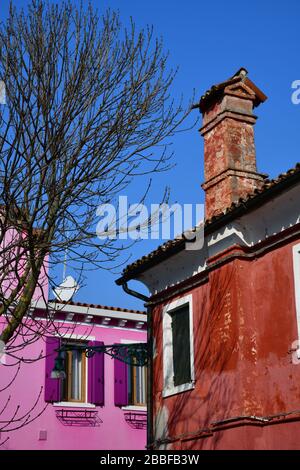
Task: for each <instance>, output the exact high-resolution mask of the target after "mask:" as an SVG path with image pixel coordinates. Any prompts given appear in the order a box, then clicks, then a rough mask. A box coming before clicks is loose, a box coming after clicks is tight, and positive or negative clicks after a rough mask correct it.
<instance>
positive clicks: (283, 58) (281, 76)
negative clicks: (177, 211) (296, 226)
mask: <svg viewBox="0 0 300 470" xmlns="http://www.w3.org/2000/svg"><path fill="white" fill-rule="evenodd" d="M92 3H95V5H97V7H98V8H99V9H100V11H101V9H102V8H103V9H105V8H106V7H110V8H112V9H118V10H119V12H120V17H121V20H122V22H123V23H124V24H126V23H127V22H128V19H129V17H130V16H132V17H133V19H134V21H135V22H136V24H137V26H139V27H143V26H145V25H146V24H153V26H154V28H155V32H156V35H157V36H162V37H163V40H164V44H165V48H166V49H168V50H169V51H170V62H169V63H170V65H171V66H174V67H176V66H179V72H178V75H177V79H176V82H175V83H174V86H173V89H172V94H173V96H174V97H175V98H176V97H178V96H179V95H181V94H183V95H184V97H185V98H186V99H188V98H189V97H190V96H191V95H192V92H193V89H195V91H196V97H197V98H199V97H200V96H201V94H202V93H203V92H204V91H205V90H206V89H207V88H209V87H210V86H211V85H212V84H214V83H218V82H220V81H222V80H224V79H226V78H228V77H229V76H231V75H233V74H234V73H235V72H236V71H237V70H238V69H239V68H240V67H241V66H243V67H246V68H247V69H248V71H249V77H250V78H251V80H253V81H254V82H255V83H256V84H257V85H258V86H259V87H260V88H261V89H262V91H263V92H264V93H265V94H266V95H267V96H268V100H267V102H266V103H265V104H264V105H262V106H261V107H259V108H258V109H257V110H256V114H257V115H258V117H259V119H258V122H257V124H256V134H255V136H256V150H257V163H258V169H259V171H261V172H264V173H268V174H269V175H270V177H274V176H276V175H277V174H279V173H281V172H284V171H286V170H287V169H288V168H291V167H293V166H294V165H295V163H296V162H298V161H299V160H300V157H299V151H298V148H299V135H300V133H299V130H300V105H298V106H296V105H293V104H292V102H291V94H292V90H291V84H292V82H293V81H294V80H297V79H298V80H299V79H300V58H299V57H300V54H299V49H300V41H299V17H300V2H299V1H298V0H288V1H285V2H280V1H274V0H273V1H271V0H252V1H251V2H241V1H237V0H228V1H226V2H225V1H224V0H214V2H208V1H202V0H186V1H185V2H183V1H178V0H177V1H174V0H160V1H159V0H151V1H145V0H144V1H142V0H103V1H99V0H98V1H96V0H94V2H92ZM8 4H9V1H8V0H1V11H0V18H4V17H5V14H6V12H7V8H8ZM15 4H16V5H18V6H19V5H20V6H21V5H22V6H26V4H27V2H26V1H24V0H16V1H15ZM195 113H197V111H195ZM199 126H200V124H199ZM199 126H198V127H199ZM173 150H174V159H173V162H174V164H176V166H175V167H174V168H173V169H172V170H170V171H169V172H168V173H164V174H162V175H158V176H154V180H153V184H154V185H155V186H154V187H153V191H152V196H151V197H152V200H151V202H160V201H159V197H157V195H160V194H162V193H163V189H164V187H165V185H166V184H168V185H169V186H170V188H171V202H175V201H177V202H181V203H202V202H203V201H204V194H203V191H202V189H201V187H200V184H201V183H202V182H203V144H202V140H201V137H200V135H199V133H198V131H197V127H196V128H194V129H192V130H190V131H187V132H185V133H182V134H179V135H177V136H176V137H175V138H174V139H173ZM144 184H145V182H144V181H143V180H142V179H141V180H138V179H137V180H135V182H134V189H133V188H129V190H128V195H130V194H133V193H135V192H136V191H137V192H138V191H139V190H140V191H141V192H142V191H143V187H144ZM156 198H157V199H156ZM132 202H137V201H135V200H134V201H132ZM158 244H159V242H157V241H152V242H148V241H144V242H143V241H142V242H139V243H138V244H136V245H135V246H134V247H132V248H131V250H130V251H129V252H128V255H130V254H131V255H132V257H131V260H132V261H133V260H134V259H135V258H138V257H140V256H141V255H143V254H146V253H147V252H148V251H150V250H152V249H153V248H155V247H156V246H157V245H158ZM116 277H117V275H116V274H114V273H111V272H107V271H99V272H92V273H89V274H88V275H87V279H86V281H85V282H86V286H85V287H84V288H82V289H81V290H80V291H79V293H78V294H77V297H76V298H77V300H81V301H85V302H94V303H99V304H105V305H115V306H122V307H128V308H141V307H142V304H141V302H139V301H138V300H135V299H133V298H132V297H129V296H128V295H126V294H125V293H123V292H122V289H121V288H120V287H117V286H115V284H114V280H115V279H116Z"/></svg>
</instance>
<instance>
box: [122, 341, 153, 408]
mask: <svg viewBox="0 0 300 470" xmlns="http://www.w3.org/2000/svg"><path fill="white" fill-rule="evenodd" d="M122 343H123V344H124V343H125V344H126V343H127V344H130V343H131V341H129V340H123V341H122ZM114 376H115V377H114V379H115V383H114V395H115V405H116V406H146V403H147V367H146V366H144V367H139V366H135V365H129V364H126V363H125V362H122V361H120V360H119V359H117V358H115V359H114Z"/></svg>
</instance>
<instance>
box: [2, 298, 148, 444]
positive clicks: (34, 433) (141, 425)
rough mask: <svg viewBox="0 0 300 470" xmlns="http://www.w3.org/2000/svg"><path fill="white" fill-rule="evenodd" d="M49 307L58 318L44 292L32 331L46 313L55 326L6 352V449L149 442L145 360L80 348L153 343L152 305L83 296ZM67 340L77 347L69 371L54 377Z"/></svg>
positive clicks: (68, 359) (68, 357) (67, 360)
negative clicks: (136, 362)
mask: <svg viewBox="0 0 300 470" xmlns="http://www.w3.org/2000/svg"><path fill="white" fill-rule="evenodd" d="M47 310H48V317H49V316H50V317H51V325H50V323H49V320H48V321H47V322H46V320H44V318H45V313H46V307H45V304H44V305H43V303H42V302H41V299H40V300H39V301H38V302H37V303H36V305H35V308H34V309H32V311H31V313H30V316H28V318H27V320H26V328H27V329H28V331H30V329H31V328H32V326H33V325H35V324H36V322H37V321H39V324H40V325H43V322H45V325H47V332H45V334H44V335H43V336H41V338H40V339H38V340H37V341H34V342H33V343H32V344H28V345H26V347H23V348H21V349H20V350H19V351H18V350H17V347H16V349H15V351H16V352H15V353H13V354H14V356H15V357H12V356H10V355H4V356H2V358H1V362H2V364H0V370H1V373H0V390H1V391H0V413H1V411H2V413H1V416H0V429H1V432H0V444H1V443H2V446H1V447H0V449H11V450H18V449H30V450H46V449H70V450H72V449H76V450H77V449H78V450H80V449H84V450H93V449H94V450H101V449H103V450H112V449H126V450H127V449H128V450H131V449H134V450H135V449H144V448H145V446H146V371H145V367H134V366H132V365H127V364H126V363H124V362H121V361H119V360H117V359H115V358H113V357H111V356H109V355H107V354H103V353H99V352H98V353H96V354H95V355H94V356H93V357H91V358H87V357H86V355H85V353H84V351H82V350H80V349H76V348H78V346H81V347H82V346H84V345H90V346H91V345H92V346H96V345H102V344H105V345H114V344H130V343H145V342H146V326H147V325H146V319H147V317H146V314H145V312H139V311H134V310H127V309H120V308H113V307H105V306H100V305H89V304H83V303H78V302H77V303H76V302H68V303H58V302H49V303H48V305H47ZM2 327H3V323H2ZM0 329H2V328H1V324H0ZM23 330H24V328H23ZM21 340H22V341H23V340H24V337H23V338H22V339H21V338H18V341H21ZM62 346H63V347H66V346H70V347H74V348H75V349H71V350H68V351H65V352H63V353H62V355H63V356H64V362H63V370H64V373H63V374H62V375H63V376H64V378H51V372H52V370H53V369H54V367H55V359H56V358H57V356H58V353H57V349H58V348H60V347H62ZM16 357H18V358H21V357H22V358H23V360H22V361H20V360H17V359H16ZM12 364H15V365H12ZM52 375H53V374H52ZM11 382H12V383H11ZM10 383H11V384H10ZM7 431H9V432H7Z"/></svg>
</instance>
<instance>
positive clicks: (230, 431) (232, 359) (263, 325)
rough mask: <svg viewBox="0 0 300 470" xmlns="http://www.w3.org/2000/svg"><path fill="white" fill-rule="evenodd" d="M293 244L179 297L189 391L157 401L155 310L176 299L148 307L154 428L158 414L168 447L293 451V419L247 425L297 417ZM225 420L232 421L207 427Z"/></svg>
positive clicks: (298, 427) (238, 262)
mask: <svg viewBox="0 0 300 470" xmlns="http://www.w3.org/2000/svg"><path fill="white" fill-rule="evenodd" d="M297 242H299V240H298V241H297V240H296V241H295V240H294V241H293V242H292V243H289V244H287V245H285V246H281V247H279V248H277V249H275V250H272V251H268V252H266V253H265V254H263V255H261V256H257V257H254V258H253V257H250V258H248V259H234V260H232V261H229V262H227V263H225V264H223V266H221V267H219V268H217V269H215V270H213V271H212V272H210V274H209V280H208V282H206V283H204V284H202V285H200V286H198V287H196V288H194V289H192V290H190V291H187V292H185V293H184V294H182V295H187V294H189V293H192V294H193V315H194V351H195V379H196V383H195V388H194V389H193V390H192V391H188V392H184V393H181V394H177V395H174V396H171V397H167V398H162V390H163V363H162V358H163V351H162V308H163V306H164V305H166V304H167V303H169V302H171V301H173V300H174V299H175V298H176V297H174V298H172V299H168V302H164V303H161V304H159V305H157V306H156V307H155V308H154V310H153V334H154V338H155V344H156V356H155V358H154V363H153V367H154V422H155V421H157V419H158V418H157V414H161V413H162V409H164V415H165V416H166V415H168V420H167V424H166V426H165V430H164V433H163V434H164V435H165V437H166V439H167V440H166V445H167V446H168V448H171V449H172V448H173V449H181V448H184V449H190V448H191V449H192V448H194V449H201V448H204V449H229V448H235V449H239V448H241V449H254V448H257V449H260V448H261V449H265V448H268V449H276V448H283V449H289V448H290V449H295V448H300V439H299V440H298V439H297V437H296V436H297V435H299V433H298V431H300V412H299V414H297V413H293V414H292V415H289V416H281V417H276V418H273V419H272V420H270V421H262V420H257V419H256V420H254V419H251V418H249V417H251V416H255V417H260V418H261V417H267V416H270V415H278V414H281V413H288V412H295V411H296V410H300V365H295V364H293V363H292V354H291V347H292V343H293V341H295V340H297V324H296V309H295V292H294V278H293V258H292V256H293V255H292V246H293V245H294V244H296V243H297ZM245 416H246V417H248V418H247V419H245V418H243V417H245ZM229 418H230V419H231V418H234V419H233V421H232V422H230V423H216V424H213V423H214V422H220V421H223V420H225V419H229ZM288 419H293V420H295V421H293V422H288ZM298 419H299V422H298V421H297V420H298ZM224 427H226V429H224ZM192 438H193V439H192ZM158 446H159V443H156V447H158Z"/></svg>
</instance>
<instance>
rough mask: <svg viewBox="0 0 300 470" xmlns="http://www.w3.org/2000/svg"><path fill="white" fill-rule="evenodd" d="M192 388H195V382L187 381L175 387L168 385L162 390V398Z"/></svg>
mask: <svg viewBox="0 0 300 470" xmlns="http://www.w3.org/2000/svg"><path fill="white" fill-rule="evenodd" d="M194 388H195V382H189V383H187V384H182V385H177V386H176V387H175V386H169V387H166V388H164V390H163V392H162V396H163V398H167V397H170V396H172V395H177V393H183V392H187V391H189V390H193V389H194Z"/></svg>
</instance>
